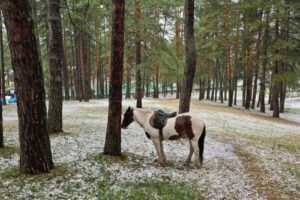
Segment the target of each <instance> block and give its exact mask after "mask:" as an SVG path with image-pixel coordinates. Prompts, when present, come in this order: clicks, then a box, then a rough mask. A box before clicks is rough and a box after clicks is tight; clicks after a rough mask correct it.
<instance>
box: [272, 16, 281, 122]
mask: <svg viewBox="0 0 300 200" xmlns="http://www.w3.org/2000/svg"><path fill="white" fill-rule="evenodd" d="M277 12H278V11H277ZM275 39H276V40H277V39H279V19H276V22H275ZM279 52H280V50H279V48H277V49H276V50H275V54H278V53H279ZM279 74H280V69H279V60H275V64H274V68H273V74H272V77H273V82H272V108H273V117H276V118H278V117H279V113H280V112H279V90H280V84H279V80H278V75H279Z"/></svg>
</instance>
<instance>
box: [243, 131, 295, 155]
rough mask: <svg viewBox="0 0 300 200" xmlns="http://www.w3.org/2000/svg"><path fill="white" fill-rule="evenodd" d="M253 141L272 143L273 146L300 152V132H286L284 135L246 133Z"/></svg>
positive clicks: (291, 151)
mask: <svg viewBox="0 0 300 200" xmlns="http://www.w3.org/2000/svg"><path fill="white" fill-rule="evenodd" d="M245 137H246V138H247V139H250V140H251V141H252V142H257V141H260V142H262V143H265V144H269V145H272V147H273V148H279V149H283V150H286V151H288V152H290V153H300V134H286V135H282V136H260V135H245Z"/></svg>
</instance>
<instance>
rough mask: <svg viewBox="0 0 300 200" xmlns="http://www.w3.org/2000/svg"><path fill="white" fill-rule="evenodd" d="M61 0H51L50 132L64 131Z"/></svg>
mask: <svg viewBox="0 0 300 200" xmlns="http://www.w3.org/2000/svg"><path fill="white" fill-rule="evenodd" d="M59 8H60V0H49V3H48V21H49V71H50V77H49V80H50V84H49V86H50V87H49V110H48V131H49V133H57V132H62V127H63V123H62V100H63V97H62V69H63V60H64V54H63V39H62V29H61V20H60V11H59Z"/></svg>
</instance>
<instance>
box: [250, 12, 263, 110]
mask: <svg viewBox="0 0 300 200" xmlns="http://www.w3.org/2000/svg"><path fill="white" fill-rule="evenodd" d="M259 17H260V20H262V11H260V14H259ZM260 53H261V26H260V27H259V29H258V38H257V42H256V61H255V62H256V63H255V74H254V86H253V94H252V102H251V108H252V109H254V108H255V102H256V92H257V81H258V71H259V68H260V63H261V62H260Z"/></svg>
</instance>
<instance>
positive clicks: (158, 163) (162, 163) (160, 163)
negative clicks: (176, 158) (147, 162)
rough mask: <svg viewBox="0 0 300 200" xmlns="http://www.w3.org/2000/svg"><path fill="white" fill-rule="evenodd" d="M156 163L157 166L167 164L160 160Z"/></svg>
mask: <svg viewBox="0 0 300 200" xmlns="http://www.w3.org/2000/svg"><path fill="white" fill-rule="evenodd" d="M155 165H156V166H157V167H164V166H165V162H159V161H157V162H156V163H155Z"/></svg>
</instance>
